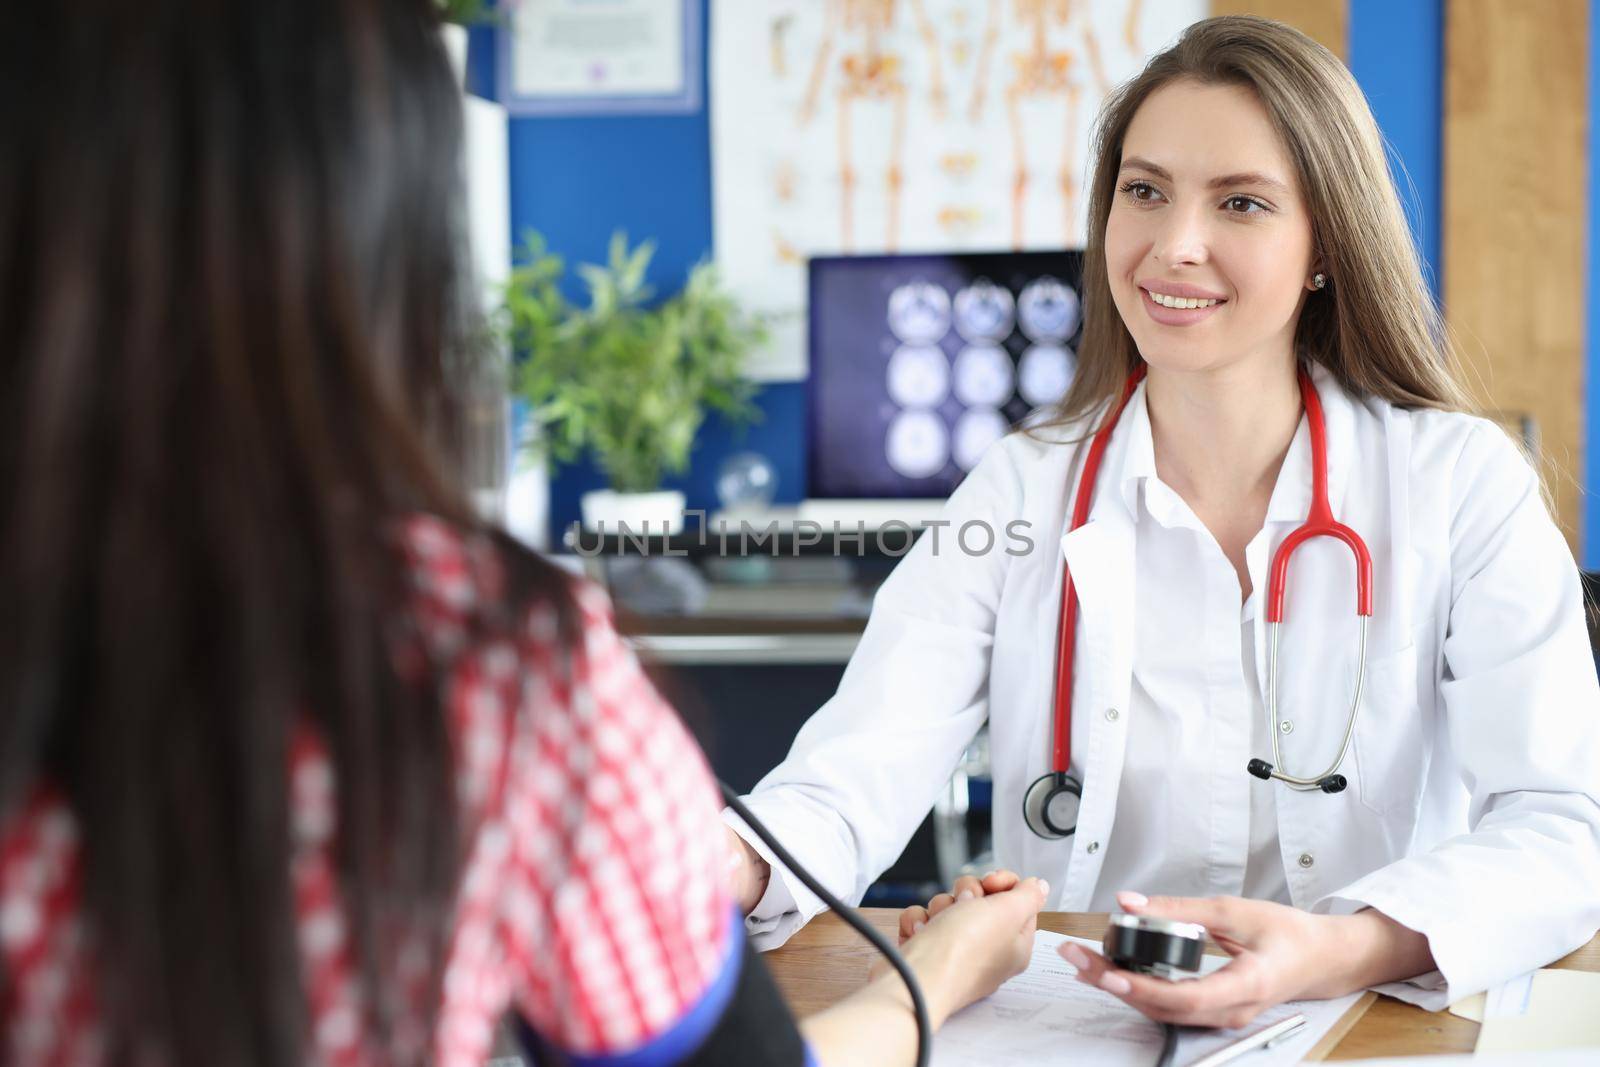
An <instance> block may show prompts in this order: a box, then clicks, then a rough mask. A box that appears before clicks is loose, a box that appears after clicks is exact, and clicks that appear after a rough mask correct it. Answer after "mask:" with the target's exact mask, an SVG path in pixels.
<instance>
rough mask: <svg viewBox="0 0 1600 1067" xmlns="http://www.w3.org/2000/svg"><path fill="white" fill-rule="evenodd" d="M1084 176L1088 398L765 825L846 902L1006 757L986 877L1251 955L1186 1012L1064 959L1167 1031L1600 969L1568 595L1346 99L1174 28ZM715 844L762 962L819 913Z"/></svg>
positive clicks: (1546, 526)
mask: <svg viewBox="0 0 1600 1067" xmlns="http://www.w3.org/2000/svg"><path fill="white" fill-rule="evenodd" d="M1095 147H1096V164H1095V167H1094V171H1093V177H1092V187H1091V189H1090V202H1089V210H1090V216H1089V219H1090V228H1089V238H1088V242H1087V253H1086V256H1085V266H1084V279H1083V286H1084V290H1085V298H1084V308H1085V316H1086V318H1085V329H1084V337H1083V341H1082V345H1081V347H1080V351H1079V369H1078V374H1077V377H1076V379H1075V381H1074V383H1073V386H1072V389H1071V391H1070V392H1069V394H1068V395H1067V396H1066V398H1065V399H1064V401H1063V403H1062V405H1061V408H1060V410H1059V411H1058V412H1056V413H1055V414H1056V416H1057V417H1056V418H1054V419H1053V420H1051V421H1050V422H1049V423H1048V424H1046V425H1044V426H1036V427H1034V428H1032V429H1031V430H1029V431H1026V432H1018V433H1014V434H1012V435H1011V436H1009V437H1007V438H1006V439H1005V440H1004V441H1002V442H1001V443H1000V444H998V445H996V446H995V447H994V448H992V449H991V450H990V452H989V453H988V454H987V455H986V456H985V458H984V459H983V461H982V462H981V463H980V464H979V466H978V467H977V468H976V469H975V470H973V471H972V473H971V474H970V475H969V476H968V477H967V478H966V480H965V481H964V482H963V483H962V484H961V486H960V487H959V488H958V489H957V490H956V492H955V493H954V494H953V495H952V496H951V497H950V500H949V502H948V505H947V508H946V511H945V513H944V516H943V518H944V519H946V520H948V524H949V525H948V526H947V527H944V528H943V529H942V531H941V532H942V533H943V535H944V536H943V537H942V538H939V539H937V540H936V539H935V538H934V537H933V535H932V531H930V532H929V533H925V534H924V535H923V537H922V538H921V539H920V540H919V541H918V542H917V544H916V546H915V548H914V550H913V551H912V552H910V553H909V554H908V555H907V556H906V558H905V559H904V560H902V561H901V563H900V564H899V566H898V567H897V568H896V569H895V571H894V573H893V574H892V575H891V577H890V578H889V579H888V581H887V582H885V584H884V585H883V587H882V588H881V590H880V592H879V593H878V596H877V599H876V601H875V603H874V605H873V611H872V617H871V619H870V621H869V623H868V625H867V628H866V632H865V633H864V635H863V637H862V640H861V643H860V646H859V648H858V649H857V651H856V654H855V656H854V657H853V658H852V659H851V661H850V664H849V666H848V668H847V669H846V671H845V674H844V678H843V681H842V683H841V684H840V687H839V690H838V693H837V694H836V695H835V696H834V697H833V698H832V699H831V700H830V701H829V702H828V703H827V704H826V705H824V706H823V707H822V708H821V709H820V710H819V711H818V712H817V713H816V714H815V715H814V716H813V717H812V718H811V719H810V721H809V722H808V723H807V724H806V725H805V727H804V729H802V731H801V732H800V734H799V736H798V737H797V738H796V740H795V743H794V747H793V749H792V751H791V752H790V754H789V756H788V758H787V759H786V760H785V761H784V762H783V763H782V764H781V765H780V766H779V767H777V768H776V769H775V770H773V771H772V773H771V774H769V775H768V776H767V777H766V778H765V779H764V780H763V781H762V782H761V783H760V784H759V785H758V786H757V787H756V789H755V791H754V793H753V794H752V795H751V796H750V797H749V798H748V803H749V805H750V807H751V808H752V809H753V811H754V812H755V813H756V814H757V815H758V816H759V817H760V818H761V819H762V820H764V821H765V822H766V823H767V825H768V826H769V827H771V829H772V830H773V831H774V832H775V833H776V834H777V835H778V836H779V838H780V839H781V840H784V841H785V842H786V843H787V844H788V845H789V847H790V848H792V849H793V851H794V853H795V855H796V857H797V858H798V859H799V860H800V861H801V862H803V863H804V864H805V865H806V866H807V867H809V868H810V870H811V871H812V872H813V873H814V874H816V875H817V876H818V877H819V878H820V879H821V880H822V881H823V883H825V884H826V885H828V886H829V888H830V889H832V890H833V891H834V892H835V893H837V894H839V895H840V896H841V897H844V898H846V899H856V900H858V899H860V897H861V895H862V893H863V892H864V891H865V889H866V887H867V886H868V885H869V884H870V883H871V882H872V881H873V879H874V878H875V877H876V876H877V875H878V874H879V873H880V872H881V871H882V870H883V869H884V868H885V867H887V866H888V864H889V863H890V862H891V861H892V860H894V858H895V857H896V856H897V855H898V854H899V853H900V851H901V849H902V848H903V847H904V845H905V843H906V842H907V840H908V839H909V838H910V836H911V834H912V832H913V831H914V830H915V829H916V827H917V826H918V824H919V823H920V822H921V821H922V819H923V817H924V816H925V815H926V813H927V812H928V810H929V808H930V806H931V805H932V803H933V801H934V799H935V797H936V795H937V794H938V793H939V791H940V790H941V789H942V788H943V787H944V786H945V784H946V782H947V780H948V779H949V777H950V774H951V771H952V770H953V768H954V767H955V765H956V763H957V761H958V760H959V758H960V757H961V755H962V752H963V750H964V749H965V748H966V747H967V745H968V744H969V743H970V742H971V741H972V740H973V737H974V735H975V734H976V733H977V732H978V730H979V729H980V728H981V727H982V726H983V725H984V724H985V723H987V724H988V726H989V733H990V751H991V753H992V763H993V775H994V842H995V852H996V857H997V860H998V862H999V863H1001V864H1002V865H1004V866H1005V867H1008V868H1014V869H1016V870H1019V871H1022V872H1026V873H1027V874H1030V875H1036V876H1039V877H1041V878H1044V879H1045V880H1047V881H1048V883H1049V884H1050V885H1051V886H1052V887H1053V888H1052V890H1051V891H1050V895H1049V902H1048V904H1047V907H1050V908H1053V909H1058V910H1065V911H1107V910H1111V909H1113V907H1115V906H1118V905H1120V906H1121V908H1123V909H1124V910H1128V911H1133V912H1142V913H1144V914H1149V915H1155V916H1162V917H1168V918H1174V919H1180V920H1186V921H1194V922H1200V923H1203V924H1204V925H1206V926H1207V927H1208V928H1209V929H1210V931H1211V933H1212V935H1213V936H1214V937H1215V938H1216V940H1217V941H1218V942H1219V943H1220V944H1221V945H1222V946H1223V947H1224V948H1225V949H1227V950H1228V951H1229V952H1230V953H1232V954H1233V955H1234V957H1235V958H1234V961H1233V962H1232V963H1231V964H1230V965H1229V966H1228V967H1225V968H1223V969H1222V970H1221V971H1219V972H1218V973H1217V974H1216V975H1215V976H1212V977H1208V978H1206V979H1203V980H1200V981H1195V982H1186V983H1178V984H1174V983H1166V982H1163V981H1161V980H1159V979H1154V978H1146V977H1142V976H1138V975H1130V974H1126V973H1123V972H1120V971H1118V970H1115V969H1113V968H1111V967H1110V966H1109V965H1108V964H1107V963H1106V962H1105V961H1104V960H1102V959H1100V958H1099V957H1097V956H1094V955H1093V954H1090V953H1083V952H1081V951H1077V952H1076V955H1075V957H1074V956H1069V957H1068V958H1069V960H1071V962H1073V963H1074V964H1075V965H1076V966H1077V967H1078V970H1079V977H1080V979H1081V980H1084V981H1088V982H1092V983H1095V984H1097V985H1100V986H1101V987H1102V988H1104V989H1106V990H1108V991H1109V992H1111V993H1113V994H1115V995H1117V996H1120V997H1122V998H1123V999H1124V1000H1126V1001H1127V1002H1128V1003H1130V1004H1132V1005H1134V1006H1136V1007H1138V1008H1139V1009H1141V1010H1142V1011H1144V1012H1145V1013H1146V1014H1147V1015H1150V1016H1151V1017H1153V1018H1157V1019H1161V1020H1164V1021H1172V1022H1179V1023H1187V1024H1196V1025H1242V1024H1243V1023H1244V1022H1246V1021H1247V1020H1248V1019H1250V1018H1251V1017H1252V1016H1254V1015H1255V1014H1256V1013H1257V1012H1259V1011H1261V1010H1263V1009H1264V1008H1266V1007H1268V1006H1270V1005H1272V1004H1275V1003H1279V1002H1282V1001H1285V1000H1291V999H1296V998H1306V997H1312V998H1315V997H1333V996H1338V995H1342V994H1344V993H1347V992H1351V991H1354V990H1357V989H1361V988H1365V987H1371V986H1382V987H1383V991H1384V992H1387V993H1391V994H1393V995H1395V996H1398V997H1400V998H1401V999H1404V1000H1409V1001H1411V1002H1413V1003H1417V1004H1420V1005H1422V1006H1424V1007H1427V1008H1430V1009H1437V1008H1439V1007H1442V1006H1443V1005H1444V1004H1446V1003H1447V1002H1450V1001H1453V1000H1455V999H1457V998H1459V997H1461V996H1464V995H1467V994H1470V993H1473V992H1475V991H1478V990H1482V989H1484V988H1486V987H1487V986H1489V985H1490V984H1491V983H1494V982H1496V981H1499V980H1502V979H1505V978H1507V977H1509V976H1511V975H1514V974H1516V973H1519V972H1522V971H1526V970H1529V969H1531V968H1535V967H1538V966H1541V965H1543V964H1545V963H1548V962H1550V961H1551V960H1553V959H1555V958H1557V957H1559V956H1561V955H1562V954H1564V953H1565V952H1567V951H1569V950H1570V949H1572V948H1574V947H1576V946H1578V945H1580V944H1581V943H1583V942H1584V941H1585V940H1586V939H1588V938H1589V937H1590V935H1591V934H1593V933H1594V931H1595V929H1596V927H1597V926H1600V686H1597V683H1596V675H1595V666H1594V663H1593V661H1592V659H1591V656H1590V650H1589V645H1588V640H1587V637H1586V632H1585V625H1584V615H1583V607H1582V603H1581V596H1580V589H1579V581H1578V574H1577V571H1576V569H1575V567H1574V564H1573V560H1572V556H1571V554H1570V553H1569V551H1568V549H1567V546H1566V544H1565V543H1564V541H1563V540H1562V537H1561V535H1560V534H1559V532H1558V531H1557V529H1556V527H1555V525H1554V524H1553V522H1552V521H1551V518H1550V515H1549V512H1548V511H1547V509H1546V506H1545V503H1544V501H1543V499H1542V498H1541V493H1540V484H1539V481H1538V478H1537V476H1536V475H1535V474H1534V472H1533V471H1532V470H1531V469H1530V467H1529V465H1528V463H1527V462H1526V460H1525V459H1524V458H1523V456H1522V455H1521V454H1520V452H1519V451H1518V449H1517V447H1516V446H1515V445H1514V444H1513V443H1512V442H1511V441H1510V440H1509V439H1508V438H1507V437H1506V436H1505V435H1504V434H1503V433H1502V432H1501V431H1500V430H1498V429H1497V428H1496V427H1495V426H1494V425H1493V424H1491V423H1489V422H1487V421H1485V420H1483V419H1480V418H1475V417H1473V416H1471V415H1468V414H1466V413H1465V408H1466V406H1467V403H1466V400H1465V397H1464V394H1463V391H1462V389H1461V387H1460V386H1459V385H1458V383H1457V382H1456V380H1455V378H1454V376H1453V375H1454V373H1455V372H1454V365H1455V361H1454V356H1453V353H1452V352H1451V350H1450V345H1449V341H1448V339H1447V337H1446V335H1445V332H1444V330H1443V329H1442V327H1441V325H1440V322H1439V318H1438V315H1437V312H1436V310H1435V307H1434V304H1433V302H1432V300H1431V298H1430V295H1429V292H1428V289H1427V288H1426V287H1425V285H1424V283H1423V278H1422V273H1421V270H1420V269H1419V265H1418V261H1417V258H1416V256H1415V254H1414V251H1413V248H1412V245H1411V242H1410V239H1409V235H1408V230H1407V227H1406V223H1405V219H1404V215H1403V213H1402V210H1401V207H1400V203H1399V199H1398V197H1397V195H1396V192H1395V189H1394V186H1393V184H1392V182H1391V180H1390V177H1389V172H1388V170H1387V167H1386V165H1385V160H1384V152H1383V147H1382V142H1381V139H1380V136H1379V133H1378V130H1377V128H1376V125H1375V124H1374V122H1373V119H1372V116H1371V113H1370V112H1369V110H1368V109H1367V106H1366V104H1365V101H1364V99H1363V97H1362V95H1361V92H1360V90H1359V89H1358V88H1357V86H1356V84H1355V82H1354V80H1353V79H1352V77H1351V75H1350V73H1349V72H1348V71H1347V70H1346V69H1345V67H1344V66H1343V65H1342V64H1341V63H1340V62H1339V61H1338V60H1337V59H1336V58H1335V57H1334V56H1333V55H1332V54H1331V53H1329V52H1328V51H1327V50H1325V49H1324V48H1322V47H1321V46H1319V45H1317V44H1315V43H1313V42H1312V41H1311V40H1309V39H1308V38H1306V37H1305V36H1303V35H1302V34H1300V33H1298V32H1296V31H1295V30H1292V29H1290V28H1288V27H1285V26H1282V25H1280V24H1277V23H1273V22H1269V21H1266V20H1261V19H1255V18H1248V17H1224V18H1215V19H1210V20H1207V21H1204V22H1200V23H1196V24H1195V25H1194V26H1192V27H1190V28H1189V30H1188V31H1187V32H1186V33H1184V35H1183V36H1182V38H1181V39H1180V40H1179V41H1178V43H1177V44H1176V45H1174V46H1173V47H1172V48H1171V49H1170V50H1168V51H1166V52H1164V53H1162V54H1160V55H1158V56H1156V57H1155V58H1154V59H1153V60H1151V62H1150V63H1149V65H1148V66H1147V67H1146V68H1145V69H1144V71H1143V72H1142V73H1141V74H1140V75H1139V76H1138V77H1136V78H1135V79H1133V80H1132V81H1131V82H1129V83H1128V84H1126V85H1125V86H1123V87H1122V88H1120V89H1119V90H1118V91H1117V92H1116V93H1115V94H1114V95H1113V96H1112V97H1111V98H1110V99H1109V101H1108V102H1107V105H1106V108H1105V110H1104V112H1103V113H1102V115H1101V119H1100V122H1099V126H1098V128H1097V133H1096V146H1095ZM1560 191H1561V190H1560V189H1558V188H1552V189H1550V190H1549V192H1550V194H1551V195H1559V193H1560ZM1510 206H1513V207H1514V206H1515V205H1510ZM1507 220H1508V224H1510V225H1515V224H1516V215H1515V213H1514V212H1511V213H1508V215H1507ZM1502 358H1505V359H1514V358H1515V353H1503V354H1502ZM1019 519H1020V520H1022V521H1023V523H1024V524H1025V525H1024V526H1022V527H1020V529H1023V530H1025V531H1027V533H1026V538H1025V539H1026V540H1027V541H1029V542H1031V543H1030V544H1022V545H1020V547H1019V542H1018V539H1016V538H1008V537H1007V536H1006V531H1007V530H1008V524H1011V523H1013V522H1015V521H1016V520H1019ZM969 524H981V525H979V526H972V527H970V528H969V533H968V536H967V537H966V538H965V539H964V543H963V542H962V540H961V539H958V538H957V537H956V536H955V535H956V534H957V533H958V532H959V531H961V530H962V529H963V528H964V527H968V526H969ZM984 526H986V527H987V528H988V530H990V531H994V532H995V534H996V536H995V537H994V538H993V543H994V547H993V548H992V549H991V550H990V551H987V552H969V551H968V550H967V548H966V547H965V545H973V546H976V547H982V545H983V543H984V542H985V540H987V538H986V537H985V536H984V535H983V533H982V527H984ZM1303 527H1304V528H1306V529H1305V530H1304V531H1303V532H1301V531H1302V528H1303ZM1302 538H1307V539H1304V540H1302ZM1280 569H1281V570H1282V573H1281V574H1277V573H1276V572H1277V571H1279V570H1280ZM1069 583H1070V584H1069ZM1280 618H1281V622H1279V623H1278V624H1277V625H1274V621H1275V620H1279V619H1280ZM1062 646H1065V648H1063V647H1062ZM1358 693H1359V697H1358V696H1357V694H1358ZM1247 766H1249V767H1250V768H1251V770H1249V771H1247V769H1246V768H1247ZM1258 775H1265V776H1266V777H1265V778H1262V777H1258ZM727 818H728V821H729V824H730V828H731V830H730V848H731V850H732V853H733V859H732V861H731V862H732V863H733V865H734V868H735V871H736V875H737V877H738V878H739V880H740V885H741V894H742V897H743V902H744V906H745V910H746V912H747V914H748V916H749V918H748V925H749V929H750V931H751V933H752V934H753V935H754V937H755V939H756V944H757V946H758V947H763V948H766V947H773V946H776V945H778V944H781V943H782V942H783V941H784V940H785V939H787V938H788V937H789V936H790V935H791V934H792V933H793V932H794V931H795V930H796V929H797V928H799V927H800V926H801V925H802V924H803V923H805V922H806V921H807V920H808V919H810V917H811V916H812V915H813V914H815V913H816V912H817V911H818V910H820V904H819V902H818V901H817V899H816V898H815V897H814V896H812V895H811V894H810V893H809V892H807V891H806V890H805V888H804V887H803V886H802V885H801V884H800V883H799V882H798V880H796V879H794V878H793V877H792V876H791V875H790V874H789V873H788V872H786V871H784V870H782V869H780V868H777V867H774V866H772V865H771V864H770V856H768V855H767V854H766V853H765V852H764V849H763V846H762V845H760V844H759V843H757V842H756V841H755V839H754V838H753V836H746V831H745V830H744V828H743V827H742V826H741V825H740V824H739V823H738V820H737V819H736V818H734V817H733V816H732V815H731V814H730V815H728V816H727ZM1013 877H1014V876H1013V875H1011V874H1010V873H1009V872H1001V873H1000V874H997V875H995V876H994V877H992V878H989V879H986V880H985V881H984V882H982V883H980V882H979V881H978V880H975V879H963V880H962V882H961V883H960V884H958V885H957V886H956V887H954V891H955V892H956V893H957V895H958V896H959V895H961V894H968V893H970V894H975V895H981V894H982V893H983V892H984V891H985V890H986V889H991V888H998V887H1001V886H1003V885H1008V884H1010V879H1011V878H1013ZM1145 894H1148V896H1146V895H1145ZM951 899H952V897H951V896H950V895H948V894H945V895H941V896H940V897H937V898H935V899H934V901H933V902H932V904H931V910H932V911H934V912H937V911H939V910H941V909H942V907H944V906H947V905H948V904H949V903H950V901H951ZM926 917H927V912H925V911H924V910H923V909H920V908H917V909H910V910H909V911H908V912H907V913H906V914H905V915H903V916H902V931H901V932H902V936H914V935H915V933H916V931H917V929H918V925H919V923H920V922H921V921H922V920H923V919H925V918H926Z"/></svg>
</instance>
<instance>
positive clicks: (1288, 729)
mask: <svg viewBox="0 0 1600 1067" xmlns="http://www.w3.org/2000/svg"><path fill="white" fill-rule="evenodd" d="M1278 729H1280V730H1282V731H1283V732H1284V733H1286V734H1292V733H1294V723H1292V722H1290V721H1289V720H1287V719H1285V720H1284V721H1283V722H1282V723H1281V724H1280V725H1279V726H1278Z"/></svg>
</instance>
